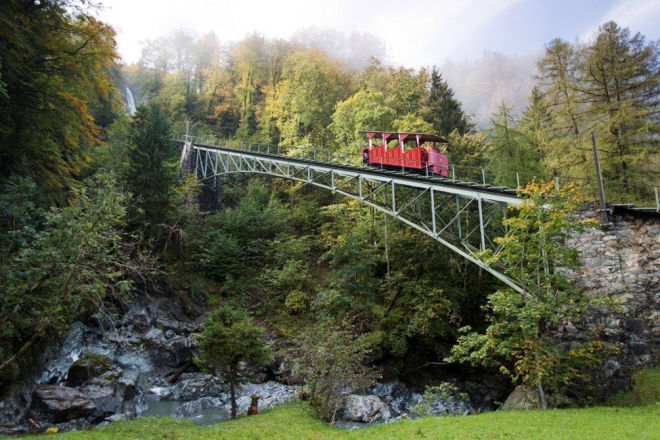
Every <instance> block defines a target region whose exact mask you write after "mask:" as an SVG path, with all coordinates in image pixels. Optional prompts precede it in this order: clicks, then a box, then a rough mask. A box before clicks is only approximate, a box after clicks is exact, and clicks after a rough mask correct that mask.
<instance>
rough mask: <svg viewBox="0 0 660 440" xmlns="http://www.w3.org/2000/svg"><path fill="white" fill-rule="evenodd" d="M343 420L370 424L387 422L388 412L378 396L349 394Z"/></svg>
mask: <svg viewBox="0 0 660 440" xmlns="http://www.w3.org/2000/svg"><path fill="white" fill-rule="evenodd" d="M344 418H346V420H349V421H351V422H360V423H371V422H375V421H377V420H388V419H389V418H390V410H389V408H388V407H387V405H385V403H383V401H382V400H380V397H378V396H374V395H366V396H365V395H358V394H351V395H349V396H348V397H347V398H346V404H345V406H344Z"/></svg>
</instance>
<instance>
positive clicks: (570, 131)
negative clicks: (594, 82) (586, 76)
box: [537, 38, 592, 176]
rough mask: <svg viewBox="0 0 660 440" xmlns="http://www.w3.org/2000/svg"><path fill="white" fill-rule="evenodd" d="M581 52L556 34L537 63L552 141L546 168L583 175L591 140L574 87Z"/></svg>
mask: <svg viewBox="0 0 660 440" xmlns="http://www.w3.org/2000/svg"><path fill="white" fill-rule="evenodd" d="M579 56H580V53H579V51H576V50H575V48H574V47H573V46H572V45H571V44H570V43H568V42H566V41H562V40H560V39H559V38H556V39H554V40H552V41H551V42H550V44H549V45H548V46H547V47H546V50H545V54H544V56H543V57H542V58H541V60H540V61H539V63H538V70H539V74H538V76H537V79H538V82H539V87H540V90H541V91H542V93H543V101H544V102H545V105H546V106H547V108H548V110H549V111H550V113H551V115H552V124H551V127H550V132H551V134H552V138H553V139H552V142H549V143H548V144H547V146H546V147H547V151H546V154H545V156H546V157H545V158H544V162H545V163H546V166H547V168H549V169H552V170H562V172H563V173H564V174H569V175H577V176H583V175H585V174H588V172H589V171H591V169H592V165H591V164H592V162H591V144H590V143H589V137H588V132H587V131H586V130H585V127H584V121H585V119H587V116H586V115H585V114H584V105H582V103H581V100H582V98H581V96H580V94H579V91H578V90H577V82H578V78H579V65H580V58H579Z"/></svg>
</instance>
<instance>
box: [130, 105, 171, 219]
mask: <svg viewBox="0 0 660 440" xmlns="http://www.w3.org/2000/svg"><path fill="white" fill-rule="evenodd" d="M175 154H176V153H175V148H174V145H173V143H172V141H171V139H170V128H169V124H168V122H167V120H166V119H165V118H164V116H163V114H162V113H161V111H160V109H159V108H158V107H156V106H144V105H143V106H140V107H138V109H137V111H136V113H135V117H134V119H133V123H132V126H131V136H130V147H129V150H128V164H127V166H126V168H125V170H124V176H123V180H124V183H125V186H126V188H127V189H128V190H129V191H130V192H131V193H133V195H134V196H135V197H136V198H137V200H138V201H137V203H136V204H135V205H134V206H133V207H132V209H131V211H130V217H131V221H132V222H133V225H134V226H139V225H143V224H147V225H151V226H154V225H156V224H159V223H162V222H163V221H164V219H165V217H166V215H167V214H168V213H169V212H170V208H171V204H172V194H173V186H174V183H175V181H176V171H175V169H176V168H175V167H176V162H175V158H176V155H175Z"/></svg>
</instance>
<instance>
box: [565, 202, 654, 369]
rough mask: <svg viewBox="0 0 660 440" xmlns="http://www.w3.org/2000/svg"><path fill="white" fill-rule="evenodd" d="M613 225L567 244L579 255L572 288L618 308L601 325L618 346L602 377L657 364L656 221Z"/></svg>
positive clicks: (629, 219) (621, 220)
mask: <svg viewBox="0 0 660 440" xmlns="http://www.w3.org/2000/svg"><path fill="white" fill-rule="evenodd" d="M585 215H589V214H585ZM591 216H593V213H592V214H591ZM612 220H613V223H612V224H611V226H610V227H608V228H603V229H602V230H598V229H590V230H588V231H586V232H584V233H582V234H580V235H577V236H574V237H573V238H571V239H570V240H569V243H568V244H569V245H570V246H571V247H573V248H575V249H577V250H578V252H579V255H580V263H581V266H582V267H581V273H580V275H579V276H577V277H574V280H575V282H576V283H577V285H578V286H579V287H581V288H583V289H584V290H585V291H586V292H588V293H590V294H593V295H603V294H605V295H613V296H614V297H616V298H617V299H618V301H619V304H620V306H621V307H620V310H619V311H617V312H616V313H615V316H613V317H610V318H609V319H606V322H605V323H604V324H605V328H604V330H603V334H604V337H605V339H607V340H610V341H616V342H620V343H622V351H621V354H620V356H618V357H617V358H616V359H611V360H610V361H608V363H607V365H606V370H608V371H606V372H605V375H606V377H607V376H612V375H617V374H618V373H619V372H620V370H622V369H623V370H624V373H625V370H629V369H634V368H639V367H643V366H650V365H656V364H658V360H659V359H660V216H657V215H656V216H653V215H651V216H646V217H633V216H625V215H620V216H616V217H615V218H613V219H612ZM624 375H626V374H624Z"/></svg>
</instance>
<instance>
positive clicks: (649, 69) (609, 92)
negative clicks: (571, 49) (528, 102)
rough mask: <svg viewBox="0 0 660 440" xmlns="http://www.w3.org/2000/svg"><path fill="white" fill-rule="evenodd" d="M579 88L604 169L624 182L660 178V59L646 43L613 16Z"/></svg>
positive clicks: (588, 57)
mask: <svg viewBox="0 0 660 440" xmlns="http://www.w3.org/2000/svg"><path fill="white" fill-rule="evenodd" d="M581 71H582V81H581V82H580V84H579V90H580V92H581V94H582V95H583V96H584V101H585V103H586V109H585V110H586V111H588V113H589V117H590V121H591V124H590V125H591V127H594V126H596V127H597V128H598V132H599V134H600V136H599V147H600V150H601V151H602V152H603V153H604V154H603V155H604V158H603V159H604V160H603V162H604V163H603V173H604V174H605V176H607V177H609V178H612V179H615V180H619V181H621V182H624V183H625V182H629V181H635V180H637V181H639V180H642V179H640V177H639V176H648V177H650V179H648V180H646V181H647V182H649V181H650V182H652V183H657V178H658V177H659V176H660V166H658V163H659V161H660V155H658V145H660V141H659V140H658V138H659V136H660V120H659V118H658V116H659V114H660V111H659V105H660V98H659V96H660V58H659V52H658V44H657V43H656V42H651V43H648V44H647V43H646V41H645V39H644V37H643V36H642V35H641V34H639V33H637V34H635V35H631V34H630V31H629V30H628V29H627V28H621V27H619V26H618V25H617V24H616V23H614V22H612V21H610V22H608V23H605V24H604V25H602V26H600V28H599V29H598V34H597V35H596V39H595V40H594V42H593V43H592V44H590V45H589V46H587V48H586V49H585V53H584V60H583V62H582V64H581Z"/></svg>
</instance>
